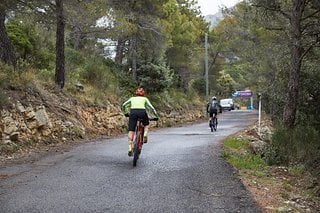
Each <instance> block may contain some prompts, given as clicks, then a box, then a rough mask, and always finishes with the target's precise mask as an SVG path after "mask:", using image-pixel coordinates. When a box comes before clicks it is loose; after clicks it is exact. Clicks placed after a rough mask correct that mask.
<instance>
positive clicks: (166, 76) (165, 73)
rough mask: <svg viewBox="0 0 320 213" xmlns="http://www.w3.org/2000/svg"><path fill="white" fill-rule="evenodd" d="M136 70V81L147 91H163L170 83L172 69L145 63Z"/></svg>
mask: <svg viewBox="0 0 320 213" xmlns="http://www.w3.org/2000/svg"><path fill="white" fill-rule="evenodd" d="M137 72H138V81H139V82H140V84H141V85H143V86H145V87H146V88H147V89H148V91H149V92H163V91H164V90H166V89H167V88H169V87H170V86H171V84H172V76H173V74H172V71H171V70H170V69H169V68H168V67H165V66H162V65H156V64H153V63H150V62H149V63H147V64H144V65H141V66H140V67H139V69H138V70H137Z"/></svg>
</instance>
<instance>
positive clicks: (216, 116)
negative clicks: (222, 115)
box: [214, 111, 218, 126]
mask: <svg viewBox="0 0 320 213" xmlns="http://www.w3.org/2000/svg"><path fill="white" fill-rule="evenodd" d="M214 118H215V120H216V126H217V125H218V112H217V111H216V112H215V114H214Z"/></svg>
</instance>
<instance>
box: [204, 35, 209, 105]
mask: <svg viewBox="0 0 320 213" xmlns="http://www.w3.org/2000/svg"><path fill="white" fill-rule="evenodd" d="M205 52H206V54H205V71H206V74H205V78H206V101H207V102H208V101H209V99H208V95H209V79H208V34H207V33H206V35H205Z"/></svg>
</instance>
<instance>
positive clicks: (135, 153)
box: [133, 131, 140, 166]
mask: <svg viewBox="0 0 320 213" xmlns="http://www.w3.org/2000/svg"><path fill="white" fill-rule="evenodd" d="M139 140H140V132H139V131H138V132H137V133H136V139H135V141H134V146H133V166H136V165H137V161H138V159H139V155H140V148H139Z"/></svg>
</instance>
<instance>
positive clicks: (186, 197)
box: [0, 111, 261, 213]
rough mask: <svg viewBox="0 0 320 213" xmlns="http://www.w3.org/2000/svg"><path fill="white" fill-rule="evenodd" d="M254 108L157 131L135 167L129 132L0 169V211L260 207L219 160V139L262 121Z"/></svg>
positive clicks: (236, 209) (233, 209) (246, 209)
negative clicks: (214, 122) (214, 125)
mask: <svg viewBox="0 0 320 213" xmlns="http://www.w3.org/2000/svg"><path fill="white" fill-rule="evenodd" d="M257 117H258V115H257V113H256V111H231V112H224V113H222V114H219V125H218V130H217V132H213V133H212V132H210V129H209V127H208V124H207V123H201V124H195V125H187V126H184V127H179V128H167V129H159V130H154V129H153V130H151V131H150V134H149V142H148V143H147V144H146V145H145V146H144V147H143V150H142V154H141V156H140V159H139V160H138V165H137V167H133V166H132V158H130V157H128V156H127V139H126V137H125V136H122V137H119V138H116V139H108V140H101V141H94V142H91V143H88V144H85V145H81V146H79V147H76V148H74V149H72V150H71V151H69V152H65V153H59V154H56V155H54V156H47V157H45V158H42V159H40V160H38V161H36V162H33V163H29V164H28V163H26V164H20V165H18V164H17V165H11V166H7V167H2V168H0V176H2V177H3V176H4V175H6V176H7V175H8V176H10V177H9V178H5V179H2V180H0V212H4V213H11V212H27V213H31V212H46V213H47V212H54V213H55V212H57V213H61V212H68V213H73V212H75V213H82V212H121V213H124V212H161V213H163V212H168V213H169V212H170V213H173V212H246V213H248V212H261V210H260V209H259V207H257V206H256V204H255V202H254V201H253V199H252V197H251V195H250V193H249V192H248V191H246V190H245V188H244V186H243V185H242V183H241V182H240V181H239V179H238V178H237V176H236V174H235V171H234V170H233V169H232V168H231V167H230V166H229V165H228V164H227V163H226V162H225V161H224V160H223V159H222V158H221V156H220V155H221V146H220V145H221V140H222V139H224V138H225V137H227V136H228V135H231V134H233V133H236V132H237V131H239V130H240V129H243V128H245V127H246V126H248V125H249V124H252V123H253V122H254V121H256V120H257Z"/></svg>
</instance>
